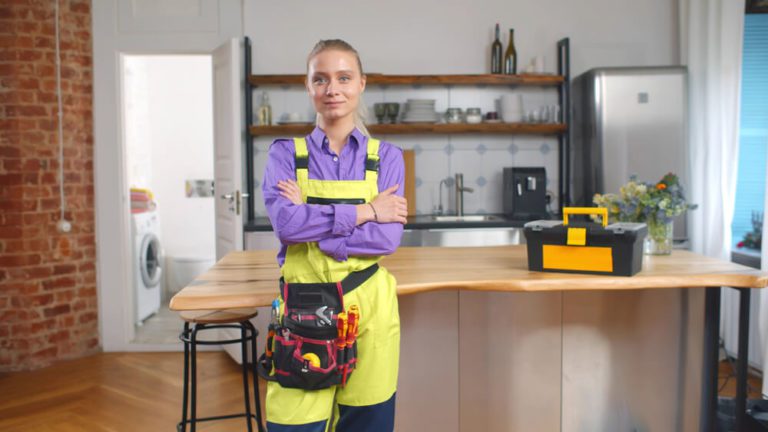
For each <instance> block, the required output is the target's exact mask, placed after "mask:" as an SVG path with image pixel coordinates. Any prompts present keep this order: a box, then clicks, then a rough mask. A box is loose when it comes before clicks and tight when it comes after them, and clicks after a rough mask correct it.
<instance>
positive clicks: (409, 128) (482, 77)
mask: <svg viewBox="0 0 768 432" xmlns="http://www.w3.org/2000/svg"><path fill="white" fill-rule="evenodd" d="M244 45H245V73H246V76H247V79H246V80H245V90H244V91H245V119H246V128H245V137H246V143H248V144H249V145H246V146H245V156H246V157H245V165H246V173H247V175H246V188H247V190H248V191H249V196H248V205H247V208H248V213H247V220H248V222H247V223H249V224H250V223H252V222H253V221H254V220H255V218H256V215H255V210H254V208H255V207H254V200H255V196H256V194H255V193H254V192H255V191H254V187H255V186H254V184H255V182H254V174H255V173H254V162H253V155H254V149H253V145H250V144H251V143H252V142H253V139H254V138H255V137H260V136H301V135H306V134H308V133H309V132H310V131H311V130H312V128H313V127H314V126H313V125H310V124H298V125H297V124H285V125H268V126H257V125H254V124H253V121H254V116H253V108H254V107H253V93H254V90H256V89H257V88H258V89H261V88H262V87H265V86H301V85H303V83H304V75H300V74H293V75H254V74H253V73H252V68H251V45H250V40H249V39H248V38H245V44H244ZM366 76H367V84H368V85H381V86H385V87H390V86H414V87H421V86H444V87H448V88H451V87H454V86H464V87H466V86H475V87H479V88H482V87H487V86H501V87H503V86H507V87H518V86H528V87H535V88H544V89H546V88H554V89H556V91H557V94H558V105H559V106H560V107H561V110H560V111H561V113H562V114H561V119H560V120H561V121H560V122H558V123H480V124H466V123H460V124H442V123H436V124H431V123H396V124H370V125H367V126H368V129H369V130H370V132H371V133H372V134H376V135H393V134H408V135H457V134H465V135H467V134H481V135H483V134H494V135H500V134H504V135H545V136H557V139H558V168H557V169H558V180H559V184H558V187H557V188H558V195H557V196H558V197H559V200H558V203H559V207H560V208H562V207H563V206H564V205H568V204H569V203H570V196H569V193H570V192H569V182H570V181H569V179H570V163H569V160H570V122H571V109H570V106H571V99H570V92H571V90H570V41H569V39H568V38H564V39H562V40H560V41H558V42H557V74H556V75H544V74H542V75H533V74H523V75H497V74H464V75H385V74H376V73H368V74H366Z"/></svg>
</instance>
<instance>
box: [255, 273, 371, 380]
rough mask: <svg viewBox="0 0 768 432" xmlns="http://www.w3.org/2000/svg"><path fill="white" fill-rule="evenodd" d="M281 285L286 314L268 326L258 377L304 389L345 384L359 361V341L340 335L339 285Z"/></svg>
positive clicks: (341, 302) (341, 306)
mask: <svg viewBox="0 0 768 432" xmlns="http://www.w3.org/2000/svg"><path fill="white" fill-rule="evenodd" d="M281 288H282V291H281V294H282V297H283V300H284V302H285V305H284V312H283V315H282V319H280V320H278V322H277V323H272V324H270V327H269V331H268V333H267V334H268V340H267V349H266V352H265V353H264V354H263V355H262V356H261V357H260V358H259V365H258V366H259V367H258V370H259V375H260V376H261V377H262V378H264V379H267V380H273V381H277V382H278V383H279V384H280V385H281V386H283V387H287V388H299V389H304V390H318V389H323V388H327V387H331V386H334V385H340V384H341V385H343V384H345V383H346V379H347V378H348V376H349V374H350V373H351V371H352V370H353V369H354V367H355V364H356V362H357V341H356V340H354V338H350V340H351V341H352V343H348V342H349V341H350V340H348V339H347V338H344V340H343V341H342V340H341V338H340V337H339V330H338V328H339V327H338V326H339V322H338V321H339V313H340V312H343V311H344V296H343V292H342V289H341V283H317V284H306V283H303V284H288V283H284V284H283V285H282V287H281ZM272 372H274V373H272Z"/></svg>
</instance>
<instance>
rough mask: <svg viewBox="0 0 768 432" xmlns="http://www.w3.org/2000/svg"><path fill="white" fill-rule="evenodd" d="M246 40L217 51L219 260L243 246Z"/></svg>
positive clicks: (215, 116)
mask: <svg viewBox="0 0 768 432" xmlns="http://www.w3.org/2000/svg"><path fill="white" fill-rule="evenodd" d="M243 57H244V51H243V40H242V39H240V38H232V39H230V40H229V41H228V42H226V43H225V44H223V45H221V46H220V47H218V48H216V50H215V51H214V52H213V152H214V160H213V162H214V168H213V177H214V190H215V197H216V206H215V207H216V260H219V259H221V258H222V257H223V256H224V255H226V254H227V252H230V251H233V250H242V249H243V213H245V211H244V210H245V209H244V208H243V204H244V202H247V201H245V200H244V198H246V197H247V194H245V193H243V163H242V162H243V148H244V142H243V139H244V136H245V134H244V133H243V131H244V128H245V120H244V116H245V109H244V106H243V103H244V102H243V101H244V100H245V98H244V91H245V73H244V71H243V60H242V59H243Z"/></svg>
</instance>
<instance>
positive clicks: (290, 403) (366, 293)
mask: <svg viewBox="0 0 768 432" xmlns="http://www.w3.org/2000/svg"><path fill="white" fill-rule="evenodd" d="M306 88H307V91H308V93H309V96H310V98H311V99H312V103H313V104H314V107H315V110H316V111H317V125H316V127H315V129H314V130H313V131H312V132H311V133H310V134H309V135H308V136H306V137H305V138H297V139H293V140H290V139H278V140H276V141H275V142H274V143H273V144H272V146H271V147H270V149H269V160H268V163H267V167H266V169H265V172H264V181H263V185H262V190H263V193H264V201H265V204H266V207H267V211H268V213H269V217H270V220H271V222H272V226H273V227H274V230H275V233H276V235H277V236H278V238H279V239H280V242H281V243H282V247H281V249H280V252H279V253H278V256H277V259H278V263H279V264H280V266H281V274H282V276H283V278H284V280H285V283H286V285H287V286H291V285H292V284H303V285H311V284H313V283H326V284H327V283H336V282H339V281H350V280H353V279H354V280H357V281H358V282H356V283H354V286H351V290H349V291H348V290H347V288H345V290H344V294H343V295H342V297H343V304H344V305H345V307H346V308H347V310H348V309H349V307H350V306H351V305H354V306H355V308H358V309H359V316H360V320H359V329H358V332H357V352H356V354H357V360H356V362H357V363H356V365H355V366H354V373H352V374H350V375H349V376H348V379H347V378H346V377H345V378H344V380H345V382H344V385H343V386H342V385H333V386H331V387H328V388H322V389H319V390H305V389H300V388H289V387H286V386H282V385H281V384H280V383H277V382H274V381H270V382H269V383H268V387H267V400H266V406H267V415H266V417H267V427H268V430H269V431H270V432H283V431H290V432H324V431H326V430H335V431H338V432H347V431H356V432H362V431H365V432H377V431H382V432H384V431H386V432H390V431H392V430H393V429H394V414H395V390H396V384H397V373H398V366H399V352H400V317H399V313H398V306H397V292H396V285H395V279H394V278H393V277H392V275H390V274H389V273H388V272H387V271H386V269H384V268H383V267H378V265H377V262H378V260H379V259H380V258H381V257H382V256H383V255H388V254H391V253H393V252H394V251H395V250H396V249H397V247H398V245H399V244H400V238H401V236H402V232H403V224H404V223H405V222H406V219H405V218H406V214H407V204H406V201H405V198H403V196H402V195H403V187H402V185H403V177H404V165H403V155H402V151H401V150H400V149H398V148H397V147H395V146H393V145H391V144H389V143H386V142H379V141H378V140H375V139H373V138H370V137H369V136H368V132H367V129H365V126H364V124H363V115H361V114H360V112H361V111H362V106H361V105H360V96H361V95H362V93H363V91H364V90H365V75H364V74H363V69H362V65H361V62H360V57H359V55H358V54H357V52H356V51H355V49H354V48H352V47H351V46H350V45H349V44H347V43H346V42H344V41H341V40H325V41H320V42H319V43H318V44H317V45H316V46H315V47H314V49H313V50H312V52H311V53H310V54H309V57H308V59H307V78H306ZM296 286H298V285H296ZM339 286H341V284H339ZM283 312H284V303H283V301H282V300H281V302H280V314H281V316H282V314H283ZM320 315H321V313H320V312H318V316H320ZM331 316H333V317H335V315H333V312H331ZM339 329H341V325H339ZM339 332H341V330H339ZM307 363H309V360H307ZM275 372H276V371H273V372H272V374H273V375H274V373H275Z"/></svg>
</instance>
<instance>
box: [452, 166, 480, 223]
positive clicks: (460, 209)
mask: <svg viewBox="0 0 768 432" xmlns="http://www.w3.org/2000/svg"><path fill="white" fill-rule="evenodd" d="M455 187H456V216H464V192H470V193H471V192H474V191H475V190H474V189H472V188H470V187H464V174H460V173H457V174H456V181H455Z"/></svg>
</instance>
